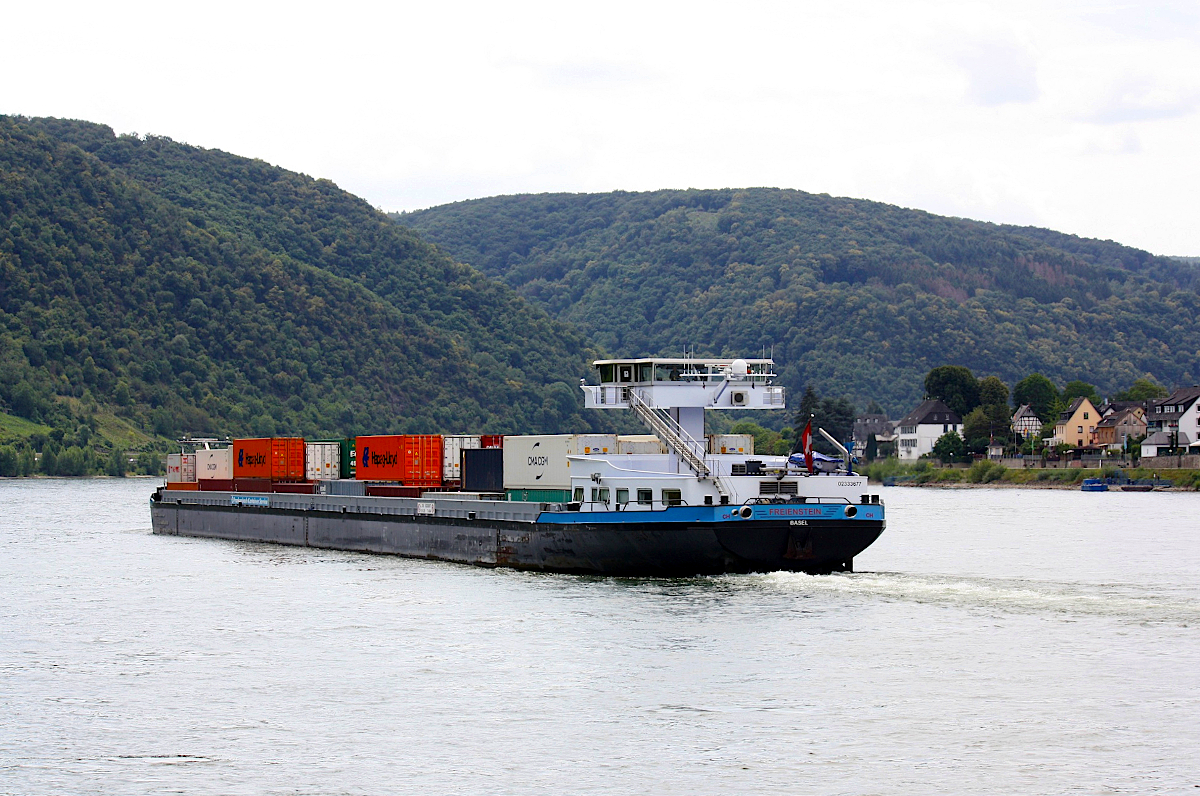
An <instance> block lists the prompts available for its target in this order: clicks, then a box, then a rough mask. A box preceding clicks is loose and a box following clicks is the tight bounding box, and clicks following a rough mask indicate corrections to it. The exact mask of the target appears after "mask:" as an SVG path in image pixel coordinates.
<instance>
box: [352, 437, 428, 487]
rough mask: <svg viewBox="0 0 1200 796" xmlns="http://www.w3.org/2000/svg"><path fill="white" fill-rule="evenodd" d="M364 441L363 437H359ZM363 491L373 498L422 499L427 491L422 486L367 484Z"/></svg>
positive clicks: (364, 485)
mask: <svg viewBox="0 0 1200 796" xmlns="http://www.w3.org/2000/svg"><path fill="white" fill-rule="evenodd" d="M359 439H362V437H359ZM363 491H365V492H366V493H367V494H368V495H370V496H371V497H407V498H415V497H420V496H421V493H422V492H424V491H425V488H424V487H420V486H398V485H396V484H373V483H371V482H369V481H368V482H366V483H364V484H363Z"/></svg>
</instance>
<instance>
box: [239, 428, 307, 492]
mask: <svg viewBox="0 0 1200 796" xmlns="http://www.w3.org/2000/svg"><path fill="white" fill-rule="evenodd" d="M304 453H305V451H304V438H303V437H274V438H272V437H264V438H260V439H235V440H234V441H233V477H234V478H266V479H269V480H271V481H303V480H304Z"/></svg>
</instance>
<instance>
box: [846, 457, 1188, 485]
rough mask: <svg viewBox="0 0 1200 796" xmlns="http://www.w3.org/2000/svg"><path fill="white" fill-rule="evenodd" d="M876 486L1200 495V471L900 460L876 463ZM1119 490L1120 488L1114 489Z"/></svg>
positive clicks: (871, 469) (872, 469)
mask: <svg viewBox="0 0 1200 796" xmlns="http://www.w3.org/2000/svg"><path fill="white" fill-rule="evenodd" d="M863 472H864V474H866V475H867V476H868V477H869V478H870V479H871V480H872V481H873V482H877V483H883V484H887V485H895V486H946V487H951V486H962V487H971V486H990V487H1020V488H1024V489H1079V487H1080V485H1081V484H1082V483H1083V481H1084V479H1085V478H1105V479H1118V480H1120V481H1121V482H1125V481H1138V482H1144V483H1153V484H1154V485H1155V487H1156V489H1169V490H1171V491H1183V492H1186V491H1200V470H1166V469H1161V470H1160V469H1153V470H1152V469H1149V468H1139V467H1130V468H1123V469H1118V468H1116V467H1104V468H1100V469H1085V468H1082V467H1064V468H1021V469H1012V468H1008V467H1005V466H1004V465H1002V464H1000V463H998V462H992V461H987V460H982V461H978V462H975V463H973V464H972V465H970V466H969V467H964V466H954V465H951V466H947V467H938V466H936V465H935V464H934V463H933V462H930V461H920V462H914V463H912V464H902V463H900V462H899V461H897V460H896V459H887V460H885V461H882V462H874V463H872V464H870V465H867V467H866V468H865V469H864V470H863ZM1111 488H1114V489H1115V488H1117V487H1111Z"/></svg>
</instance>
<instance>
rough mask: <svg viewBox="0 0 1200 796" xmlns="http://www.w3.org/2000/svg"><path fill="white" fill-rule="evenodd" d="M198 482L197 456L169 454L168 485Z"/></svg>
mask: <svg viewBox="0 0 1200 796" xmlns="http://www.w3.org/2000/svg"><path fill="white" fill-rule="evenodd" d="M195 482H196V454H194V453H168V454H167V483H168V484H193V483H195Z"/></svg>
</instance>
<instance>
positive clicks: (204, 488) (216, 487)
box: [198, 478, 234, 492]
mask: <svg viewBox="0 0 1200 796" xmlns="http://www.w3.org/2000/svg"><path fill="white" fill-rule="evenodd" d="M198 483H199V484H200V491H201V492H232V491H234V489H233V479H232V478H204V479H201V480H200V481H199V482H198Z"/></svg>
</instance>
